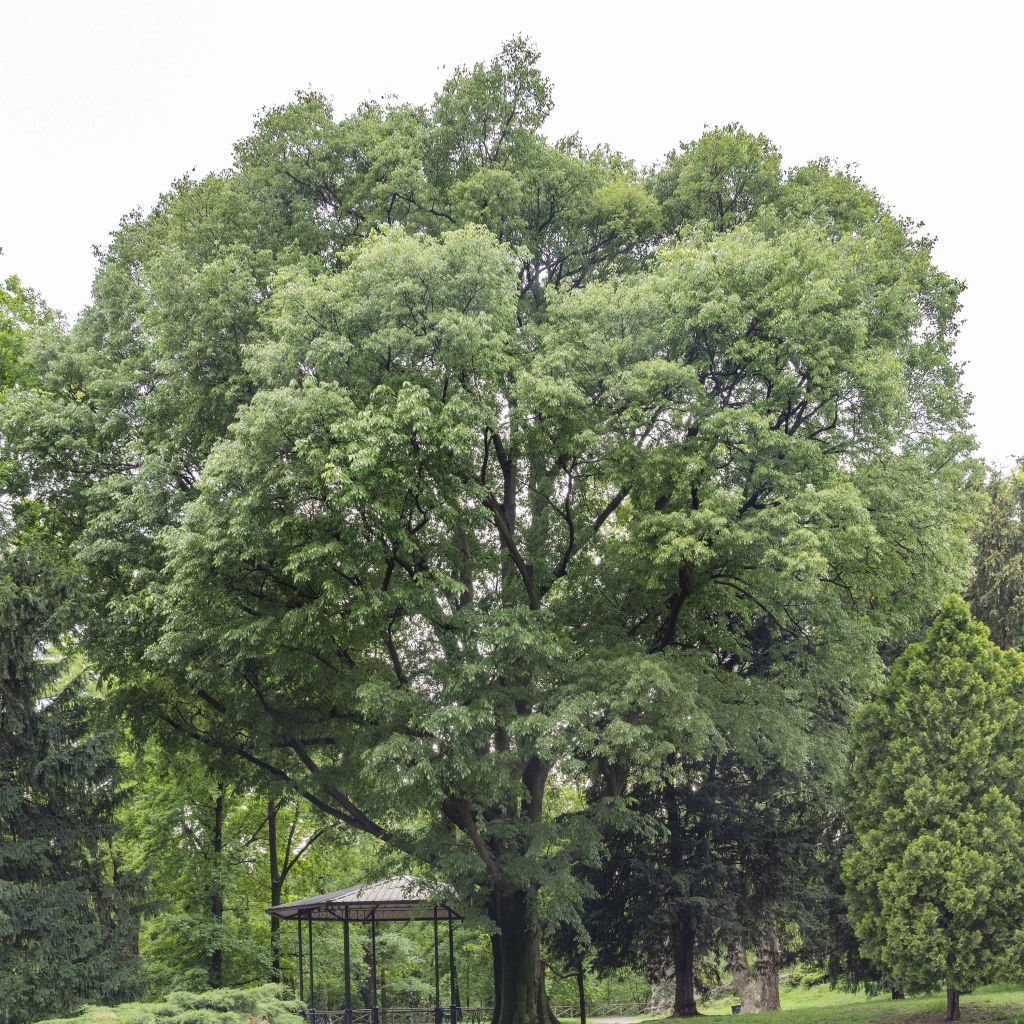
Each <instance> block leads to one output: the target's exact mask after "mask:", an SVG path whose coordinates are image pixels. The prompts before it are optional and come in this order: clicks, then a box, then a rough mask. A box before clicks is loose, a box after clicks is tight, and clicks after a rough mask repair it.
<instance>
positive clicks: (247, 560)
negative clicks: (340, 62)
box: [3, 40, 971, 1024]
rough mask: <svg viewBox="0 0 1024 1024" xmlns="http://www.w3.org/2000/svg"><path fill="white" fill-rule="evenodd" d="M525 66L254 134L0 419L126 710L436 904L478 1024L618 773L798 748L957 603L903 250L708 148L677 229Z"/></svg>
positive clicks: (953, 475) (865, 196) (558, 902)
mask: <svg viewBox="0 0 1024 1024" xmlns="http://www.w3.org/2000/svg"><path fill="white" fill-rule="evenodd" d="M536 62H537V57H536V54H535V53H534V52H533V50H532V49H531V48H530V47H529V46H528V45H527V44H525V43H523V42H522V41H518V40H517V41H513V42H512V43H510V44H508V45H507V46H506V47H505V48H504V49H503V51H502V53H501V54H500V55H499V56H498V58H496V59H495V60H494V61H492V62H491V63H490V64H487V65H477V66H475V67H474V68H471V69H461V70H459V71H458V72H457V73H456V74H455V75H454V76H453V77H452V79H451V80H450V81H449V82H448V83H447V84H446V85H445V87H444V88H443V89H442V91H441V93H439V94H438V96H437V97H435V99H434V102H433V103H432V104H431V105H429V106H427V107H397V108H381V107H377V106H372V105H370V106H365V107H363V108H361V109H360V110H359V111H357V112H356V114H354V115H353V116H351V117H348V118H343V119H341V120H340V121H335V119H334V116H333V114H332V112H331V111H330V108H329V106H328V105H327V104H326V102H325V101H324V100H323V99H322V98H321V97H317V96H302V97H300V98H299V100H298V101H297V102H296V103H295V104H291V105H289V106H287V107H284V108H280V109H276V110H273V111H269V112H267V113H266V114H265V115H264V116H263V117H262V118H261V119H260V121H259V122H258V124H257V126H256V129H255V131H254V133H253V134H252V136H251V137H250V138H248V139H246V140H243V142H242V143H240V144H239V146H238V147H237V149H236V160H235V165H234V167H233V169H232V170H231V171H230V172H228V173H225V174H220V175H213V176H210V177H208V178H206V179H204V180H202V181H199V182H193V181H189V180H183V181H180V182H177V183H176V184H175V185H174V186H173V187H172V188H171V189H170V190H169V191H168V193H167V194H166V195H165V196H164V197H162V198H161V200H160V202H159V203H158V205H157V207H156V208H155V209H154V210H153V211H152V213H151V214H149V215H147V216H137V217H132V218H129V219H128V220H126V222H125V223H124V225H123V226H122V228H121V230H120V231H119V232H118V234H117V236H116V238H115V239H114V241H113V242H112V244H111V246H110V249H109V250H108V252H107V253H106V254H105V255H104V258H103V262H102V265H101V268H100V271H99V273H98V275H97V278H96V282H95V286H94V302H93V305H92V306H91V308H90V309H89V310H88V311H87V312H86V313H85V314H84V315H83V317H82V318H81V320H80V321H79V322H78V324H76V326H75V329H74V330H73V331H72V332H71V335H70V336H69V337H58V336H50V337H40V338H39V340H38V341H37V342H35V343H33V345H32V346H30V349H29V351H27V353H26V359H27V361H28V362H29V364H30V365H31V368H32V370H33V372H34V373H35V374H36V376H37V378H38V382H37V385H36V386H35V387H33V388H31V389H29V388H20V389H16V390H15V393H14V394H13V395H12V396H10V397H9V399H8V400H7V401H6V402H5V409H4V418H3V434H4V437H5V440H6V443H7V444H8V445H9V447H11V448H12V449H13V450H15V451H16V452H17V455H18V466H19V468H20V470H21V471H22V472H24V473H25V474H27V476H28V477H29V479H30V480H31V486H32V487H33V489H34V493H35V494H37V495H38V496H39V498H40V499H41V500H43V501H45V502H46V504H47V508H48V510H49V514H51V515H53V516H54V517H56V518H57V519H59V522H60V528H61V529H62V530H63V531H64V534H65V535H66V536H67V537H68V538H69V541H71V542H72V543H73V544H74V550H75V553H76V557H77V559H78V563H77V564H78V568H79V571H80V572H81V573H82V574H83V576H84V577H85V578H86V579H88V580H89V581H90V584H91V586H90V588H89V601H88V603H87V604H86V605H84V606H83V609H82V620H83V621H82V627H83V629H82V638H83V644H84V646H85V647H86V648H87V650H88V651H89V653H90V655H91V657H92V658H94V659H95V660H96V663H97V664H98V665H99V666H101V667H102V668H104V669H112V670H113V669H116V674H117V677H118V679H119V688H120V692H121V694H122V695H123V696H124V697H126V698H128V699H129V701H130V704H131V706H132V707H133V709H134V711H135V713H136V714H137V715H140V716H150V717H152V716H159V717H160V718H161V719H162V720H163V721H165V722H166V721H170V722H173V723H174V725H175V727H176V728H177V729H178V730H179V731H180V733H181V734H182V735H184V736H186V737H189V738H191V739H194V740H195V741H196V742H197V743H198V744H200V747H199V749H204V750H209V749H217V750H218V751H219V754H218V756H223V755H224V754H225V753H226V754H230V755H233V756H235V757H236V758H239V759H242V760H244V761H245V762H246V763H247V764H249V765H251V766H254V767H258V768H259V769H260V770H261V771H262V772H263V773H264V777H265V778H266V779H267V780H268V781H267V786H268V788H271V787H274V788H275V789H278V790H279V789H280V787H282V786H283V787H287V788H288V789H290V790H291V791H293V792H295V793H297V794H301V795H302V796H303V797H304V798H306V799H308V800H309V801H310V802H311V803H313V804H314V805H315V806H316V807H317V808H319V810H321V811H322V812H323V813H325V814H328V815H331V816H332V817H334V818H335V819H336V820H338V821H342V822H345V823H347V824H349V825H352V826H354V827H355V828H357V829H360V830H362V831H364V832H365V833H367V834H368V835H370V836H373V837H375V838H377V839H380V840H382V841H383V842H385V843H386V844H388V845H390V846H391V847H392V848H395V849H398V850H400V851H403V852H404V853H406V854H407V855H409V856H411V857H414V858H416V859H417V860H418V861H419V862H421V863H424V864H427V865H433V867H434V869H435V870H438V871H443V872H444V873H445V874H446V875H447V876H448V877H449V878H450V879H451V880H452V881H455V882H456V883H457V884H458V885H459V887H460V889H461V891H462V892H464V893H466V895H467V898H468V899H469V900H470V902H472V903H475V904H476V905H477V906H478V907H481V908H483V909H485V910H486V912H487V913H488V914H489V915H490V917H491V920H492V922H493V924H494V926H495V928H496V929H497V932H496V942H495V947H494V948H495V953H496V962H497V966H498V978H499V984H498V986H497V993H496V995H497V1005H498V1016H499V1019H500V1020H501V1022H502V1024H513V1022H515V1024H526V1022H527V1021H543V1020H544V1019H545V1018H546V1016H547V1014H546V1010H545V1005H544V1003H545V1000H544V988H543V970H542V967H543V965H542V960H541V956H540V940H541V922H540V915H541V912H542V911H543V913H544V914H545V915H546V916H548V917H549V919H550V920H551V922H552V923H557V922H558V921H560V920H562V919H564V918H568V917H571V916H572V915H573V914H576V913H578V911H579V906H580V896H581V894H580V889H579V886H578V884H577V882H576V880H575V875H574V873H573V868H574V867H575V863H574V862H575V861H576V860H577V859H578V858H583V859H585V860H591V861H596V860H597V859H598V858H599V856H600V848H601V841H602V835H603V832H604V831H605V829H606V828H607V826H608V824H609V822H610V821H611V820H612V819H614V817H615V815H616V814H617V813H618V812H619V810H621V807H622V803H623V799H624V796H625V793H626V787H627V784H628V782H629V779H630V777H631V775H636V774H637V773H641V774H642V773H643V772H644V771H647V770H656V769H657V767H658V765H659V764H660V763H662V762H663V761H664V758H665V757H666V756H667V755H668V754H670V753H672V752H674V751H682V752H684V753H685V754H686V756H687V757H694V758H698V757H701V756H703V755H704V754H705V753H707V752H708V751H709V750H713V749H715V747H716V746H719V747H722V748H725V749H733V748H737V749H743V748H744V745H748V746H749V745H750V744H751V742H752V741H751V737H753V736H755V735H756V734H761V733H768V734H770V735H771V736H772V737H773V742H777V743H778V745H779V747H780V757H781V754H782V753H785V748H786V747H787V746H788V747H789V755H792V756H796V751H797V750H798V749H799V746H800V743H801V739H800V738H801V736H804V735H806V732H807V730H806V728H805V727H804V723H806V722H807V721H809V720H812V719H813V718H814V717H815V715H816V714H817V709H818V708H819V706H821V705H823V704H824V705H830V704H833V703H834V704H839V705H843V704H845V703H847V702H849V701H850V700H852V699H854V695H855V694H856V693H857V692H858V691H859V689H860V688H861V687H862V686H863V685H865V683H866V681H869V680H871V679H872V678H874V677H876V676H877V675H878V672H879V664H878V660H877V657H876V655H875V649H876V647H877V643H878V642H879V638H880V637H883V636H888V635H891V634H892V633H893V632H899V631H900V630H904V629H907V628H910V627H911V626H912V625H916V623H917V622H918V621H919V620H920V617H921V615H922V614H923V612H924V611H926V610H928V609H929V608H931V607H933V606H934V605H935V603H936V602H937V600H938V595H939V594H942V593H945V592H948V590H949V589H951V588H953V587H956V586H959V585H960V584H961V582H962V580H961V576H962V573H963V568H964V565H965V561H966V557H967V545H966V542H965V539H964V533H965V530H966V528H967V526H968V523H969V520H970V516H971V508H970V505H969V503H968V502H965V501H962V500H961V498H960V495H961V493H962V491H963V488H964V484H965V477H966V476H968V475H969V473H970V468H969V466H968V465H967V464H966V463H965V461H964V456H965V453H966V452H967V451H968V449H969V441H968V439H967V437H966V434H965V428H966V414H967V407H966V399H965V398H964V396H963V395H962V392H961V390H960V386H959V379H958V371H957V369H956V367H955V366H954V364H953V363H952V362H951V359H950V354H951V351H952V346H953V342H954V339H955V332H956V317H957V310H958V299H957V296H958V292H959V285H958V284H957V282H955V281H953V280H951V279H950V278H948V277H947V276H946V275H944V274H942V273H940V272H939V271H938V270H936V268H935V267H934V266H933V265H932V263H931V246H930V242H929V241H928V240H927V239H923V238H921V237H920V236H919V235H917V234H916V233H915V232H914V231H913V229H912V228H911V226H909V225H908V224H906V223H904V222H902V221H900V220H899V219H898V218H896V217H894V216H892V214H891V213H890V212H889V211H888V210H887V209H886V208H885V207H884V204H882V203H881V202H880V201H879V200H878V199H877V197H876V196H874V195H873V194H871V193H870V192H869V191H868V190H866V189H864V188H863V187H862V186H861V185H860V183H859V182H857V181H855V180H854V179H852V178H850V177H848V176H845V175H841V174H836V173H834V172H833V170H832V169H831V168H829V167H827V166H825V165H813V166H811V167H808V168H802V169H799V170H797V171H794V172H792V173H791V174H789V175H781V174H780V172H779V171H778V157H777V154H775V153H774V152H773V151H772V150H771V147H770V146H769V145H768V144H766V143H765V142H764V141H763V140H757V139H754V140H751V139H750V138H749V137H747V136H745V135H743V134H742V133H740V132H739V131H738V130H732V129H726V130H724V131H722V132H719V133H718V134H717V135H716V136H715V137H714V138H712V139H711V140H710V141H709V142H707V143H706V144H705V145H704V146H703V147H701V146H696V147H694V149H693V153H698V151H699V154H705V153H710V154H711V157H713V159H710V158H709V160H708V161H705V163H706V164H707V166H706V167H705V168H704V169H703V170H701V169H700V167H699V166H698V164H699V161H697V158H696V157H693V156H692V154H691V153H690V151H687V154H686V159H685V160H684V163H687V166H690V165H691V164H692V165H693V167H694V168H696V170H693V173H692V174H690V172H687V174H688V175H689V176H687V175H683V174H682V170H681V169H680V180H681V181H683V184H684V185H685V187H682V186H680V185H677V186H675V187H673V188H672V189H670V190H669V193H670V194H671V195H672V196H677V198H678V203H677V206H678V209H676V207H671V208H670V207H669V200H668V199H667V198H664V197H662V198H659V192H658V189H657V187H656V183H655V182H654V181H653V180H650V179H646V178H645V177H644V176H643V175H641V174H640V173H639V172H637V171H636V169H635V168H634V167H633V165H632V164H631V163H630V162H629V161H628V160H626V159H624V158H622V157H620V156H618V155H616V154H613V153H610V152H608V151H606V150H603V149H597V150H587V149H586V148H584V147H583V146H582V145H581V144H580V143H579V142H578V140H575V139H569V140H563V141H561V142H558V143H554V144H552V143H550V142H549V141H548V140H546V139H545V138H544V136H543V135H542V134H541V128H542V124H543V120H544V117H545V115H546V113H547V111H548V110H549V109H550V102H551V99H550V87H549V85H548V83H547V82H546V80H545V79H544V78H543V76H542V75H540V74H539V72H538V70H537V67H536ZM731 136H735V138H734V139H732V141H730V137H731ZM723 154H724V155H723ZM730 154H739V156H736V157H733V156H731V155H730ZM741 158H742V159H741ZM702 159H703V156H702ZM728 159H735V160H737V161H738V162H740V163H742V167H740V166H737V168H736V169H730V168H729V167H725V169H724V170H723V169H722V164H723V161H726V160H728ZM694 161H697V162H696V163H694ZM758 161H760V164H758ZM752 164H754V165H757V166H756V168H755V169H756V170H757V173H756V174H751V173H748V172H749V167H750V166H751V165H752ZM684 179H685V180H684ZM705 179H708V180H715V181H718V180H719V179H721V180H723V181H725V182H726V185H725V186H723V187H727V188H728V189H731V190H732V191H731V192H729V193H728V194H729V196H730V197H732V198H730V200H729V202H730V204H731V208H734V212H736V213H737V217H735V218H725V219H722V218H719V220H718V221H716V220H715V219H714V217H709V216H708V215H707V212H706V210H705V208H704V207H702V206H700V202H704V199H703V198H702V197H705V196H706V195H708V194H711V193H710V192H709V190H708V188H706V187H705V186H704V184H701V182H702V181H704V180H705ZM694 182H696V183H697V184H693V183H694ZM744 182H755V183H756V185H757V187H756V189H755V190H754V194H753V195H752V196H751V197H748V196H746V195H745V194H744V195H740V194H739V192H738V190H740V189H741V187H742V186H743V183H744ZM691 186H692V187H691ZM680 188H682V191H680ZM719 194H720V195H722V194H724V193H722V192H721V190H720V192H719ZM694 197H696V198H694ZM733 199H735V201H733ZM698 200H699V202H698ZM673 202H676V200H673ZM673 211H675V212H673ZM689 217H692V218H695V219H694V220H692V221H688V220H686V218H689ZM399 223H401V224H402V225H403V227H399V226H398V225H399ZM381 229H383V230H381ZM670 233H671V234H672V236H673V239H675V240H674V241H673V243H672V244H666V236H667V235H668V234H670ZM758 636H762V639H760V640H757V642H756V643H755V637H758ZM759 645H762V646H766V647H771V649H772V650H773V651H774V652H775V656H774V657H773V659H772V662H771V665H770V667H769V669H768V670H767V671H764V670H763V669H762V666H761V664H760V661H759V655H758V649H759ZM553 778H557V779H559V780H564V782H565V783H567V784H571V785H576V786H578V787H579V788H580V789H581V790H586V791H587V793H588V799H587V800H585V801H580V802H579V805H578V806H575V807H572V808H569V809H565V808H562V807H559V808H558V810H557V811H555V810H554V809H553V808H552V806H551V802H550V800H549V799H548V797H549V792H548V790H549V785H550V783H551V781H552V779H553Z"/></svg>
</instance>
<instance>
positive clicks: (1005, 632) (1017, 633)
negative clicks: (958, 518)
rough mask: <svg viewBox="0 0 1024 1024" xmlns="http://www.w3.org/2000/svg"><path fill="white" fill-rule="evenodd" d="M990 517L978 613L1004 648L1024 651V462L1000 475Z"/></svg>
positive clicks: (983, 541)
mask: <svg viewBox="0 0 1024 1024" xmlns="http://www.w3.org/2000/svg"><path fill="white" fill-rule="evenodd" d="M988 496H989V507H988V514H987V515H986V516H985V518H984V519H983V520H982V521H981V522H980V523H979V524H978V529H977V531H976V532H975V535H974V542H975V545H976V546H977V553H976V555H975V558H974V565H975V576H974V580H973V581H972V583H971V587H970V590H969V591H968V600H969V601H970V603H971V609H972V611H973V612H974V614H975V615H976V616H977V617H978V618H979V619H980V620H981V621H982V622H984V623H985V625H986V626H988V628H989V631H990V632H991V635H992V639H993V640H994V641H995V642H996V643H997V644H999V646H1000V647H1016V648H1017V649H1018V650H1020V649H1024V462H1020V463H1018V465H1017V469H1016V471H1015V472H1011V473H1008V474H1001V473H994V474H993V475H992V478H991V480H990V481H989V484H988Z"/></svg>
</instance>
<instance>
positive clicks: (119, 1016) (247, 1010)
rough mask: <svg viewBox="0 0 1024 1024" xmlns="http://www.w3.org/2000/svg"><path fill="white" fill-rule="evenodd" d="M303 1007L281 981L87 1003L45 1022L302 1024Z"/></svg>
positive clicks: (46, 1023) (92, 1023) (61, 1023)
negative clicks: (151, 998) (150, 998)
mask: <svg viewBox="0 0 1024 1024" xmlns="http://www.w3.org/2000/svg"><path fill="white" fill-rule="evenodd" d="M301 1009H302V1006H301V1004H300V1003H298V1002H297V1001H296V1000H295V999H293V998H292V997H291V995H290V993H288V992H287V991H286V990H285V989H284V988H283V987H282V986H280V985H261V986H258V987H256V988H244V989H241V988H235V989H230V988H221V989H216V990H214V991H209V992H171V993H170V994H169V995H167V996H165V997H164V998H163V999H161V1000H160V1001H158V1002H152V1003H122V1004H120V1005H118V1006H110V1007H107V1006H85V1007H83V1008H82V1010H81V1011H80V1012H79V1013H78V1014H77V1015H75V1016H73V1017H65V1018H62V1019H60V1020H50V1021H45V1022H43V1024H94V1022H99V1021H109V1022H112V1024H298V1019H299V1014H300V1011H301Z"/></svg>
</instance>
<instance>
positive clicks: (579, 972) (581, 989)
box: [576, 960, 587, 1024]
mask: <svg viewBox="0 0 1024 1024" xmlns="http://www.w3.org/2000/svg"><path fill="white" fill-rule="evenodd" d="M583 982H584V975H583V961H582V960H581V961H580V962H579V963H578V964H577V965H576V989H577V991H578V993H579V997H580V1024H587V989H586V986H585V985H584V983H583Z"/></svg>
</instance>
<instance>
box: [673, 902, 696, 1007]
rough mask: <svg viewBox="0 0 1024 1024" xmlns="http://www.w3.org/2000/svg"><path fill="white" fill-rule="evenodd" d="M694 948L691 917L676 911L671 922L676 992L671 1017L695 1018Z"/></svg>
mask: <svg viewBox="0 0 1024 1024" xmlns="http://www.w3.org/2000/svg"><path fill="white" fill-rule="evenodd" d="M695 948H696V936H695V934H694V927H693V917H692V915H690V914H688V913H687V912H686V911H685V910H678V911H676V914H675V917H674V918H673V921H672V963H673V967H674V968H675V976H676V991H675V999H674V1000H673V1003H672V1016H673V1017H697V1016H699V1014H698V1012H697V999H696V997H695V995H694V991H693V960H694V950H695Z"/></svg>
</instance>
